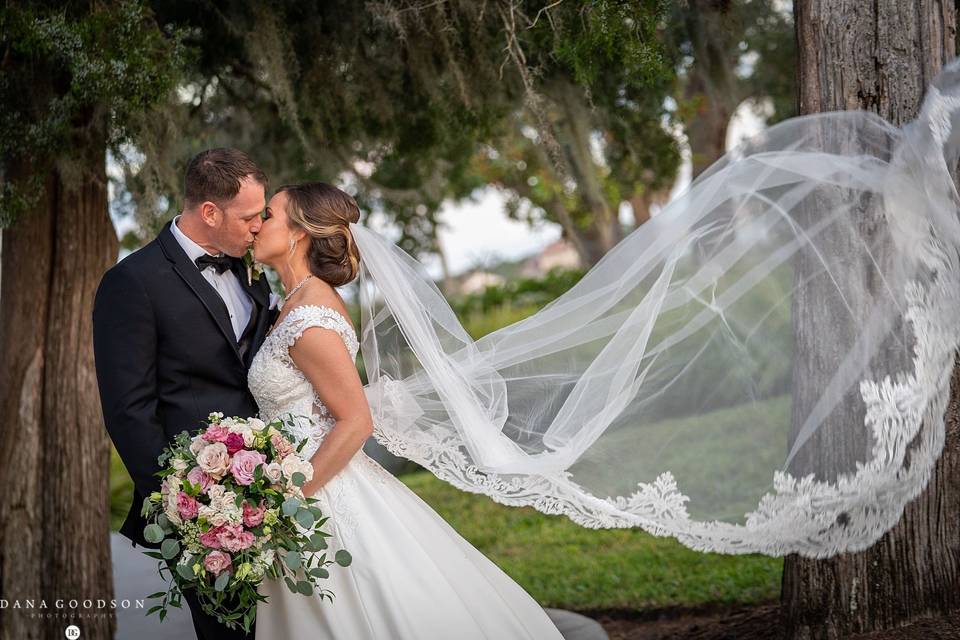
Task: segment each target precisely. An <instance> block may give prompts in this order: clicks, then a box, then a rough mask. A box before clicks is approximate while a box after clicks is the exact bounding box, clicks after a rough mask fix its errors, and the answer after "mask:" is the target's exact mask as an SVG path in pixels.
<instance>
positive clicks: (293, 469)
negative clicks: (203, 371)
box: [142, 413, 351, 631]
mask: <svg viewBox="0 0 960 640" xmlns="http://www.w3.org/2000/svg"><path fill="white" fill-rule="evenodd" d="M305 443H306V440H304V441H302V442H299V443H298V444H296V445H295V444H294V440H293V438H291V437H290V436H289V433H288V431H286V430H285V428H284V422H283V420H276V421H274V422H271V423H270V424H266V423H264V422H263V421H261V420H259V419H257V418H237V417H233V418H224V417H223V414H222V413H211V414H210V416H209V417H208V424H207V426H206V427H205V428H204V429H201V430H200V431H199V432H197V433H196V434H195V435H193V436H191V435H190V434H189V433H188V432H186V431H184V432H183V433H181V434H179V435H178V436H177V437H176V439H175V441H174V442H173V444H171V445H170V446H168V447H167V448H165V449H164V451H163V453H162V454H161V455H160V458H159V459H158V462H159V464H160V467H161V471H160V472H158V474H157V475H158V476H160V477H162V481H161V485H160V487H161V488H160V491H158V492H154V493H152V494H151V495H150V496H148V497H147V498H146V499H145V500H144V502H143V511H142V513H143V516H144V517H145V518H146V519H147V520H148V522H149V523H150V524H148V525H147V527H146V528H145V529H144V537H145V538H146V540H147V541H148V542H153V543H158V544H160V550H159V551H148V552H145V553H146V554H147V555H148V556H150V557H152V558H156V559H157V560H160V562H159V563H158V569H159V571H160V575H161V577H164V579H166V576H165V575H164V572H165V571H166V572H169V573H170V582H169V584H170V586H169V587H168V589H167V591H160V592H157V593H154V594H151V595H149V596H148V598H162V602H161V604H159V605H156V606H153V607H151V608H150V610H149V611H147V615H150V614H151V613H154V612H156V611H159V612H160V614H159V615H160V619H161V620H163V618H164V617H165V616H166V613H167V606H168V605H170V606H175V607H180V606H181V596H182V595H183V591H184V590H185V589H196V591H197V594H198V597H199V600H200V602H201V605H202V606H203V609H204V610H205V611H206V612H207V613H209V614H211V615H213V616H216V617H217V619H218V620H220V622H222V623H223V624H225V625H226V626H227V627H228V628H231V629H233V628H236V627H237V626H241V627H242V628H243V629H244V630H245V631H249V630H250V627H251V624H252V623H253V621H254V619H255V615H256V606H257V602H258V601H266V600H267V598H266V596H263V595H261V594H259V593H258V592H257V586H258V585H259V584H260V582H261V580H263V579H264V577H271V578H280V577H281V576H282V577H283V578H284V581H285V582H286V584H287V587H288V588H289V589H290V590H291V591H293V592H295V593H301V594H303V595H307V596H309V595H312V594H313V593H314V589H315V588H316V589H317V591H318V594H319V595H320V597H321V598H323V597H329V598H330V599H331V600H332V599H333V593H332V592H330V591H329V590H327V589H322V588H321V587H320V580H322V579H324V578H327V577H329V572H328V571H327V569H326V567H327V566H328V565H330V564H333V563H334V562H336V564H338V565H340V566H344V567H346V566H348V565H349V564H350V561H351V558H350V554H349V553H348V552H347V551H345V550H340V551H338V552H337V553H336V555H335V557H334V559H333V560H328V559H327V554H326V553H325V552H324V550H325V549H326V548H327V543H326V538H327V537H329V536H330V535H331V534H329V533H326V532H324V531H322V530H320V527H322V526H323V524H324V523H325V522H326V521H327V518H326V517H324V516H323V514H322V513H321V511H320V509H319V508H318V507H317V506H316V504H315V503H316V502H317V500H315V499H313V498H310V497H305V496H304V494H303V490H302V487H303V484H304V483H305V482H307V481H308V480H310V479H311V478H312V477H313V467H312V466H311V465H310V463H309V461H307V460H305V459H304V458H303V457H302V456H300V455H299V454H300V451H301V450H302V448H303V446H304V444H305ZM308 552H312V553H308ZM317 554H321V555H317ZM171 567H172V568H171Z"/></svg>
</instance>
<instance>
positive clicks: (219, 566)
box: [203, 551, 233, 576]
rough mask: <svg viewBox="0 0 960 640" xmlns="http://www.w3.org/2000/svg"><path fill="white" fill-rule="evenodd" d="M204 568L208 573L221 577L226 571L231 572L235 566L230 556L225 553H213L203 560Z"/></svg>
mask: <svg viewBox="0 0 960 640" xmlns="http://www.w3.org/2000/svg"><path fill="white" fill-rule="evenodd" d="M203 566H204V567H206V569H207V571H209V572H210V573H212V574H213V575H215V576H219V575H220V574H221V573H223V572H224V571H231V570H232V569H233V564H232V563H231V562H230V554H228V553H224V552H223V551H211V552H210V553H208V554H207V557H206V558H204V560H203Z"/></svg>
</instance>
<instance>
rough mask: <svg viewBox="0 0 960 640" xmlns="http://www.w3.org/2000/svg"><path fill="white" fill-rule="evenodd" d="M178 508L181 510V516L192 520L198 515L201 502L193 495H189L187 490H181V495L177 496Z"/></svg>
mask: <svg viewBox="0 0 960 640" xmlns="http://www.w3.org/2000/svg"><path fill="white" fill-rule="evenodd" d="M177 510H178V511H179V512H180V517H181V518H183V519H184V520H191V519H193V518H196V517H197V512H198V511H199V510H200V503H199V502H197V501H196V500H195V499H194V498H192V497H191V496H188V495H187V493H186V492H185V491H181V492H180V495H178V496H177Z"/></svg>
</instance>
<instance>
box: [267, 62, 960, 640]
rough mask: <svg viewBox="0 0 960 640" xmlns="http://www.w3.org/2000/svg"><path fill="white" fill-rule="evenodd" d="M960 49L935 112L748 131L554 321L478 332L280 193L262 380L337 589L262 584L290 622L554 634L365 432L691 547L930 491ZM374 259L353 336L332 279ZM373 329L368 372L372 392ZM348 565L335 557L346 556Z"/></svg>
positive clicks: (375, 630) (950, 361) (419, 279)
mask: <svg viewBox="0 0 960 640" xmlns="http://www.w3.org/2000/svg"><path fill="white" fill-rule="evenodd" d="M958 120H960V61H954V62H951V63H950V64H948V65H946V66H945V67H944V68H943V70H942V71H941V72H940V74H939V75H938V76H937V77H936V78H935V79H934V81H933V83H932V84H931V85H930V87H929V88H928V91H927V95H926V97H925V99H924V102H923V105H922V106H921V109H920V114H919V116H918V117H917V119H916V120H914V121H913V122H910V123H908V124H907V125H905V126H903V127H896V126H894V125H892V124H890V123H888V122H886V121H884V120H883V119H882V118H880V117H879V116H876V115H874V114H871V113H867V112H836V113H824V114H817V115H810V116H803V117H798V118H793V119H790V120H787V121H784V122H781V123H779V124H776V125H774V126H772V127H770V128H769V129H767V130H765V131H764V132H762V133H761V134H759V135H757V136H755V137H754V138H752V139H750V140H748V141H746V142H744V143H742V144H741V145H739V146H738V147H737V148H735V149H734V150H732V151H731V152H730V153H728V154H727V155H726V156H724V157H723V158H721V159H720V160H719V161H717V162H716V163H714V164H713V165H712V166H711V167H710V168H709V169H708V170H707V171H705V172H703V173H702V174H701V175H700V176H699V177H698V178H697V180H696V181H694V183H693V184H692V185H691V186H690V188H689V189H687V191H686V192H685V193H683V194H682V195H681V196H680V197H678V198H676V199H675V200H674V201H672V202H671V203H670V204H669V205H668V206H667V207H665V209H664V210H663V211H662V212H661V213H660V214H658V215H656V216H654V217H653V218H652V219H651V220H650V221H648V222H647V223H645V224H643V225H642V226H640V227H639V228H637V229H636V230H634V231H633V232H632V233H630V234H629V235H628V236H627V237H625V238H624V239H623V240H622V241H621V242H620V243H619V244H617V245H616V246H615V247H614V248H613V249H612V250H611V251H610V252H609V253H607V254H606V255H605V256H604V257H603V259H602V260H600V262H598V263H597V264H596V265H594V266H593V267H592V268H591V269H590V271H589V272H588V273H587V274H586V275H585V276H584V277H583V278H582V279H581V280H580V281H579V282H578V283H577V284H576V285H575V286H574V287H573V288H571V289H570V290H569V291H567V292H566V293H565V294H564V295H562V296H560V297H559V298H557V299H556V300H554V301H553V302H551V303H550V304H548V305H547V306H546V307H544V308H543V309H541V310H540V311H539V312H537V313H535V314H534V315H532V316H530V317H528V318H526V319H524V320H522V321H520V322H517V323H515V324H512V325H510V326H507V327H504V328H502V329H500V330H497V331H494V332H493V333H491V334H488V335H486V336H484V337H483V338H481V339H479V340H473V339H471V337H470V336H469V335H468V334H467V333H466V331H464V329H463V327H462V326H461V324H460V322H459V320H458V318H457V317H456V315H455V314H454V313H453V311H452V310H451V309H450V306H449V305H448V304H447V302H446V301H445V299H444V298H443V296H442V295H441V293H440V291H439V290H438V289H437V288H436V286H435V285H434V284H433V282H432V281H431V280H430V279H429V278H428V277H426V276H425V275H424V273H423V269H422V265H420V264H419V263H418V262H417V261H416V260H414V259H413V258H412V257H410V256H409V255H407V254H406V253H404V252H403V251H402V250H400V249H399V248H398V247H396V246H395V245H393V244H392V243H391V242H389V241H387V240H386V239H385V238H383V237H381V236H380V235H379V234H377V233H375V232H374V231H372V230H370V229H368V228H366V227H364V226H362V225H360V224H359V210H358V209H357V206H356V203H355V202H354V201H353V200H352V199H351V198H350V197H349V196H347V195H346V194H344V193H343V192H341V191H339V190H338V189H336V188H334V187H332V186H329V185H325V184H319V183H312V184H304V185H296V186H291V187H285V188H282V189H280V191H279V192H278V193H277V194H276V195H275V196H274V197H273V198H272V199H271V201H270V203H269V207H268V209H267V214H266V215H268V216H269V217H268V219H267V220H266V221H265V223H264V224H263V228H262V229H261V231H260V233H259V235H258V236H257V239H256V242H255V258H256V260H258V261H259V262H262V263H265V264H268V265H270V266H272V267H273V268H274V269H275V270H276V271H277V272H278V273H279V274H280V277H281V278H282V280H283V283H284V286H285V288H286V289H287V291H288V292H289V293H288V297H287V300H286V304H285V305H284V307H283V310H282V313H281V316H280V317H279V319H278V321H277V323H276V324H275V326H274V328H273V331H272V333H271V334H270V335H268V337H267V339H266V341H265V342H264V345H263V347H262V348H261V350H260V351H259V352H258V353H257V355H256V357H255V359H254V361H253V363H252V366H251V369H250V372H249V384H250V388H251V390H252V393H253V394H254V396H255V398H256V400H257V402H258V404H259V406H260V408H261V413H262V415H261V417H262V418H264V419H273V418H275V417H277V416H280V415H284V414H290V415H291V416H294V421H295V425H296V429H297V430H298V432H299V435H300V436H302V437H304V438H308V439H309V441H310V448H309V449H307V452H308V455H309V454H313V458H312V460H311V462H312V463H313V466H314V469H315V473H314V476H313V478H312V479H311V480H310V482H309V484H308V485H307V486H306V487H305V493H308V494H313V495H314V496H316V497H317V498H318V499H319V500H320V501H321V503H322V506H324V507H325V508H326V511H327V513H329V514H330V515H331V516H332V518H331V520H330V522H331V523H332V527H333V530H334V531H333V534H334V535H333V538H332V540H331V546H332V547H333V550H334V551H335V550H336V548H337V547H336V546H335V545H340V546H343V547H344V548H346V549H348V550H349V551H350V552H351V553H352V554H353V558H354V561H353V564H352V565H351V566H350V567H348V568H346V569H345V570H343V571H335V572H333V573H332V575H331V578H330V580H331V585H330V586H331V589H332V590H333V591H334V592H335V593H336V600H335V602H334V603H333V604H332V605H324V604H322V603H321V601H319V600H317V599H307V598H303V597H302V596H297V595H294V594H292V593H290V592H289V591H287V590H286V589H285V588H284V586H283V585H282V583H268V584H265V586H264V590H265V591H266V593H267V595H268V596H269V597H270V600H269V603H267V604H265V605H262V606H260V607H259V608H258V611H257V630H258V632H263V633H264V634H265V635H266V636H268V637H307V636H310V635H320V636H325V637H342V638H358V637H389V638H405V637H406V638H430V637H444V636H449V635H450V634H452V633H455V634H456V635H457V636H460V635H467V636H469V635H470V634H474V635H475V636H476V637H506V638H511V637H530V638H549V637H559V635H558V633H557V631H556V629H555V628H554V627H553V625H552V624H551V623H550V621H549V619H548V618H547V617H546V615H545V614H544V613H543V611H542V609H540V608H539V606H538V605H537V604H536V603H535V602H534V601H533V600H532V599H531V598H530V596H529V595H527V594H526V593H525V592H524V591H523V590H522V589H521V588H520V587H518V586H517V585H516V584H514V583H513V582H512V581H511V580H510V579H509V578H508V577H507V576H505V575H504V574H503V573H502V572H501V571H499V570H498V569H497V568H496V567H495V566H494V565H493V564H492V563H490V562H489V561H488V560H487V559H486V558H484V557H483V556H482V555H481V554H480V553H478V552H477V551H476V550H475V549H473V548H472V547H471V546H470V545H469V544H467V543H466V542H465V541H464V540H463V539H462V538H461V537H460V536H459V535H457V534H456V532H454V531H453V530H452V529H451V528H450V527H449V526H448V525H447V524H446V523H445V522H444V521H443V520H442V519H441V518H440V517H439V516H438V515H437V514H436V513H434V512H433V511H432V510H431V509H430V508H429V507H427V506H426V505H425V504H424V503H423V502H422V501H420V500H419V499H418V498H417V497H416V496H415V495H414V494H413V493H411V492H410V491H408V490H407V489H406V487H405V486H404V485H403V484H402V483H400V482H399V481H397V480H395V479H394V478H393V477H392V476H391V475H390V474H388V473H386V472H385V471H384V470H383V469H382V468H381V467H380V466H379V465H377V464H376V463H375V462H374V461H372V460H370V459H369V458H368V457H367V456H366V455H364V454H363V452H362V451H361V450H360V447H361V445H362V444H363V442H364V440H365V439H366V438H367V437H368V436H370V435H371V434H372V435H373V436H374V437H375V438H376V439H377V441H378V442H380V443H381V444H383V445H384V446H385V447H387V449H389V450H390V451H391V452H393V453H394V454H396V455H399V456H403V457H406V458H408V459H411V460H413V461H415V462H417V463H418V464H420V465H421V466H423V467H424V468H425V469H427V470H429V471H430V472H431V473H433V474H434V475H436V476H437V477H438V478H440V479H442V480H444V481H446V482H448V483H450V484H452V485H453V486H456V487H458V488H460V489H462V490H464V491H471V492H475V493H481V494H484V495H487V496H489V497H490V498H491V499H493V500H495V501H497V502H499V503H502V504H506V505H513V506H521V505H529V506H532V507H534V508H536V509H537V510H539V511H542V512H544V513H548V514H562V515H564V516H566V517H568V518H570V519H571V520H573V521H574V522H576V523H578V524H580V525H582V526H585V527H592V528H611V527H640V528H643V529H644V530H646V531H648V532H650V533H651V534H654V535H660V536H665V535H668V536H672V537H674V538H676V539H677V540H678V541H680V542H681V543H682V544H684V545H686V546H688V547H691V548H693V549H699V550H704V551H715V552H721V553H763V554H768V555H773V556H781V555H785V554H788V553H798V554H801V555H804V556H808V557H827V556H832V555H835V554H838V553H843V552H851V551H858V550H862V549H865V548H867V547H869V546H871V545H872V544H873V543H874V542H876V541H877V540H878V539H879V538H880V537H881V536H882V535H883V534H884V533H885V532H886V531H888V530H890V529H891V528H892V527H893V526H894V525H896V523H897V522H898V521H899V520H900V518H901V515H902V513H903V510H904V506H905V505H906V504H907V503H908V502H909V501H910V500H912V499H913V498H915V497H916V496H917V495H919V493H920V492H921V491H923V489H924V488H925V487H926V485H927V483H928V481H929V480H930V477H931V474H932V473H933V470H934V466H935V463H936V461H937V459H938V457H939V456H940V453H941V451H942V449H943V443H944V435H945V427H944V412H945V410H946V407H947V399H948V397H949V391H950V377H951V372H952V371H953V367H954V364H955V357H956V353H957V348H958V346H960V323H958V322H957V318H958V317H960V256H958V249H960V195H958V193H957V191H956V188H955V186H954V181H953V172H954V169H955V168H956V165H957V159H958V157H960V126H957V124H958ZM354 279H356V280H357V281H358V291H359V299H360V308H361V326H360V327H359V336H358V334H357V331H356V330H355V328H354V327H353V326H352V325H351V324H350V321H349V320H348V319H347V315H346V313H345V309H344V305H343V301H342V299H341V298H340V297H339V295H338V294H337V293H336V287H338V286H341V285H343V284H346V283H348V282H351V281H353V280H354ZM358 351H360V352H361V353H362V356H363V366H364V370H365V372H366V375H367V379H368V383H367V385H366V386H362V385H361V382H360V378H359V376H358V373H357V371H356V370H355V369H354V358H355V356H356V355H357V353H358ZM335 569H336V568H335Z"/></svg>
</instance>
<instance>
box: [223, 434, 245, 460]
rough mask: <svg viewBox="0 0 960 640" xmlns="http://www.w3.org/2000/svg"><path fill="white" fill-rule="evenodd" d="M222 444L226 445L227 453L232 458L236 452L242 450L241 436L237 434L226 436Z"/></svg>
mask: <svg viewBox="0 0 960 640" xmlns="http://www.w3.org/2000/svg"><path fill="white" fill-rule="evenodd" d="M223 444H225V445H227V453H228V454H230V455H231V456H232V455H233V454H235V453H236V452H237V451H240V449H243V446H244V445H243V436H242V435H240V434H239V433H231V434H228V435H227V438H226V440H224V441H223Z"/></svg>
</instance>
